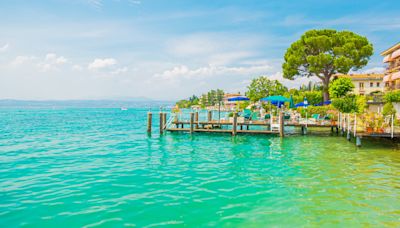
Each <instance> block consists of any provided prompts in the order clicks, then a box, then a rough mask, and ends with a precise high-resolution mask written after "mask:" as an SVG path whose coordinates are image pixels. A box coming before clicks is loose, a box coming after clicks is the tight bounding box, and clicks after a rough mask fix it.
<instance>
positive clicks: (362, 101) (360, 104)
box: [356, 96, 367, 113]
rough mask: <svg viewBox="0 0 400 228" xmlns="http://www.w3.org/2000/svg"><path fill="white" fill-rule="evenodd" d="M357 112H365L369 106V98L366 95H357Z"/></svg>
mask: <svg viewBox="0 0 400 228" xmlns="http://www.w3.org/2000/svg"><path fill="white" fill-rule="evenodd" d="M356 106H357V112H358V113H363V112H364V111H365V109H366V107H367V98H366V97H365V96H356Z"/></svg>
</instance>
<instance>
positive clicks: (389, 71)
mask: <svg viewBox="0 0 400 228" xmlns="http://www.w3.org/2000/svg"><path fill="white" fill-rule="evenodd" d="M381 55H382V56H383V62H384V63H387V67H386V71H385V77H384V78H383V81H384V83H385V90H396V89H400V42H399V43H397V44H396V45H393V46H392V47H390V48H389V49H387V50H385V51H383V52H382V53H381Z"/></svg>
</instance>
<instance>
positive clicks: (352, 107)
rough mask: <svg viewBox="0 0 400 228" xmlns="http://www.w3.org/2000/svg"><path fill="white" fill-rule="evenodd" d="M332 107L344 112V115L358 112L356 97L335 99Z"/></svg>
mask: <svg viewBox="0 0 400 228" xmlns="http://www.w3.org/2000/svg"><path fill="white" fill-rule="evenodd" d="M332 106H333V107H335V108H336V109H337V110H339V111H340V112H344V113H351V112H357V111H358V107H357V103H356V98H355V96H347V97H343V98H335V99H333V100H332Z"/></svg>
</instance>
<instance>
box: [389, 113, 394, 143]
mask: <svg viewBox="0 0 400 228" xmlns="http://www.w3.org/2000/svg"><path fill="white" fill-rule="evenodd" d="M393 133H394V115H392V125H391V128H390V136H391V137H392V138H393Z"/></svg>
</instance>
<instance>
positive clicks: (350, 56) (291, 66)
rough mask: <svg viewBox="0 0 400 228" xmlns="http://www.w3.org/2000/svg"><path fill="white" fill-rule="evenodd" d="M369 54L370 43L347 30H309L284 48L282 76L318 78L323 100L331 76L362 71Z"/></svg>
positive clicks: (371, 49)
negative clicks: (320, 83)
mask: <svg viewBox="0 0 400 228" xmlns="http://www.w3.org/2000/svg"><path fill="white" fill-rule="evenodd" d="M372 54H373V47H372V44H370V43H369V41H368V39H367V38H366V37H363V36H360V35H357V34H355V33H353V32H350V31H340V32H339V31H336V30H330V29H323V30H310V31H307V32H305V33H304V34H303V35H302V36H301V37H300V39H299V40H297V41H295V42H294V43H292V45H291V46H290V47H289V48H288V49H287V51H286V53H285V62H284V63H283V65H282V68H283V77H284V78H287V79H291V80H293V79H295V78H296V77H311V76H316V77H318V78H319V79H320V80H321V81H322V83H323V94H324V101H327V100H329V83H330V79H331V77H332V75H334V74H337V73H343V74H346V73H348V72H349V71H350V70H351V69H353V70H358V69H360V68H362V67H363V66H365V65H367V63H368V60H369V58H370V56H371V55H372Z"/></svg>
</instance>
